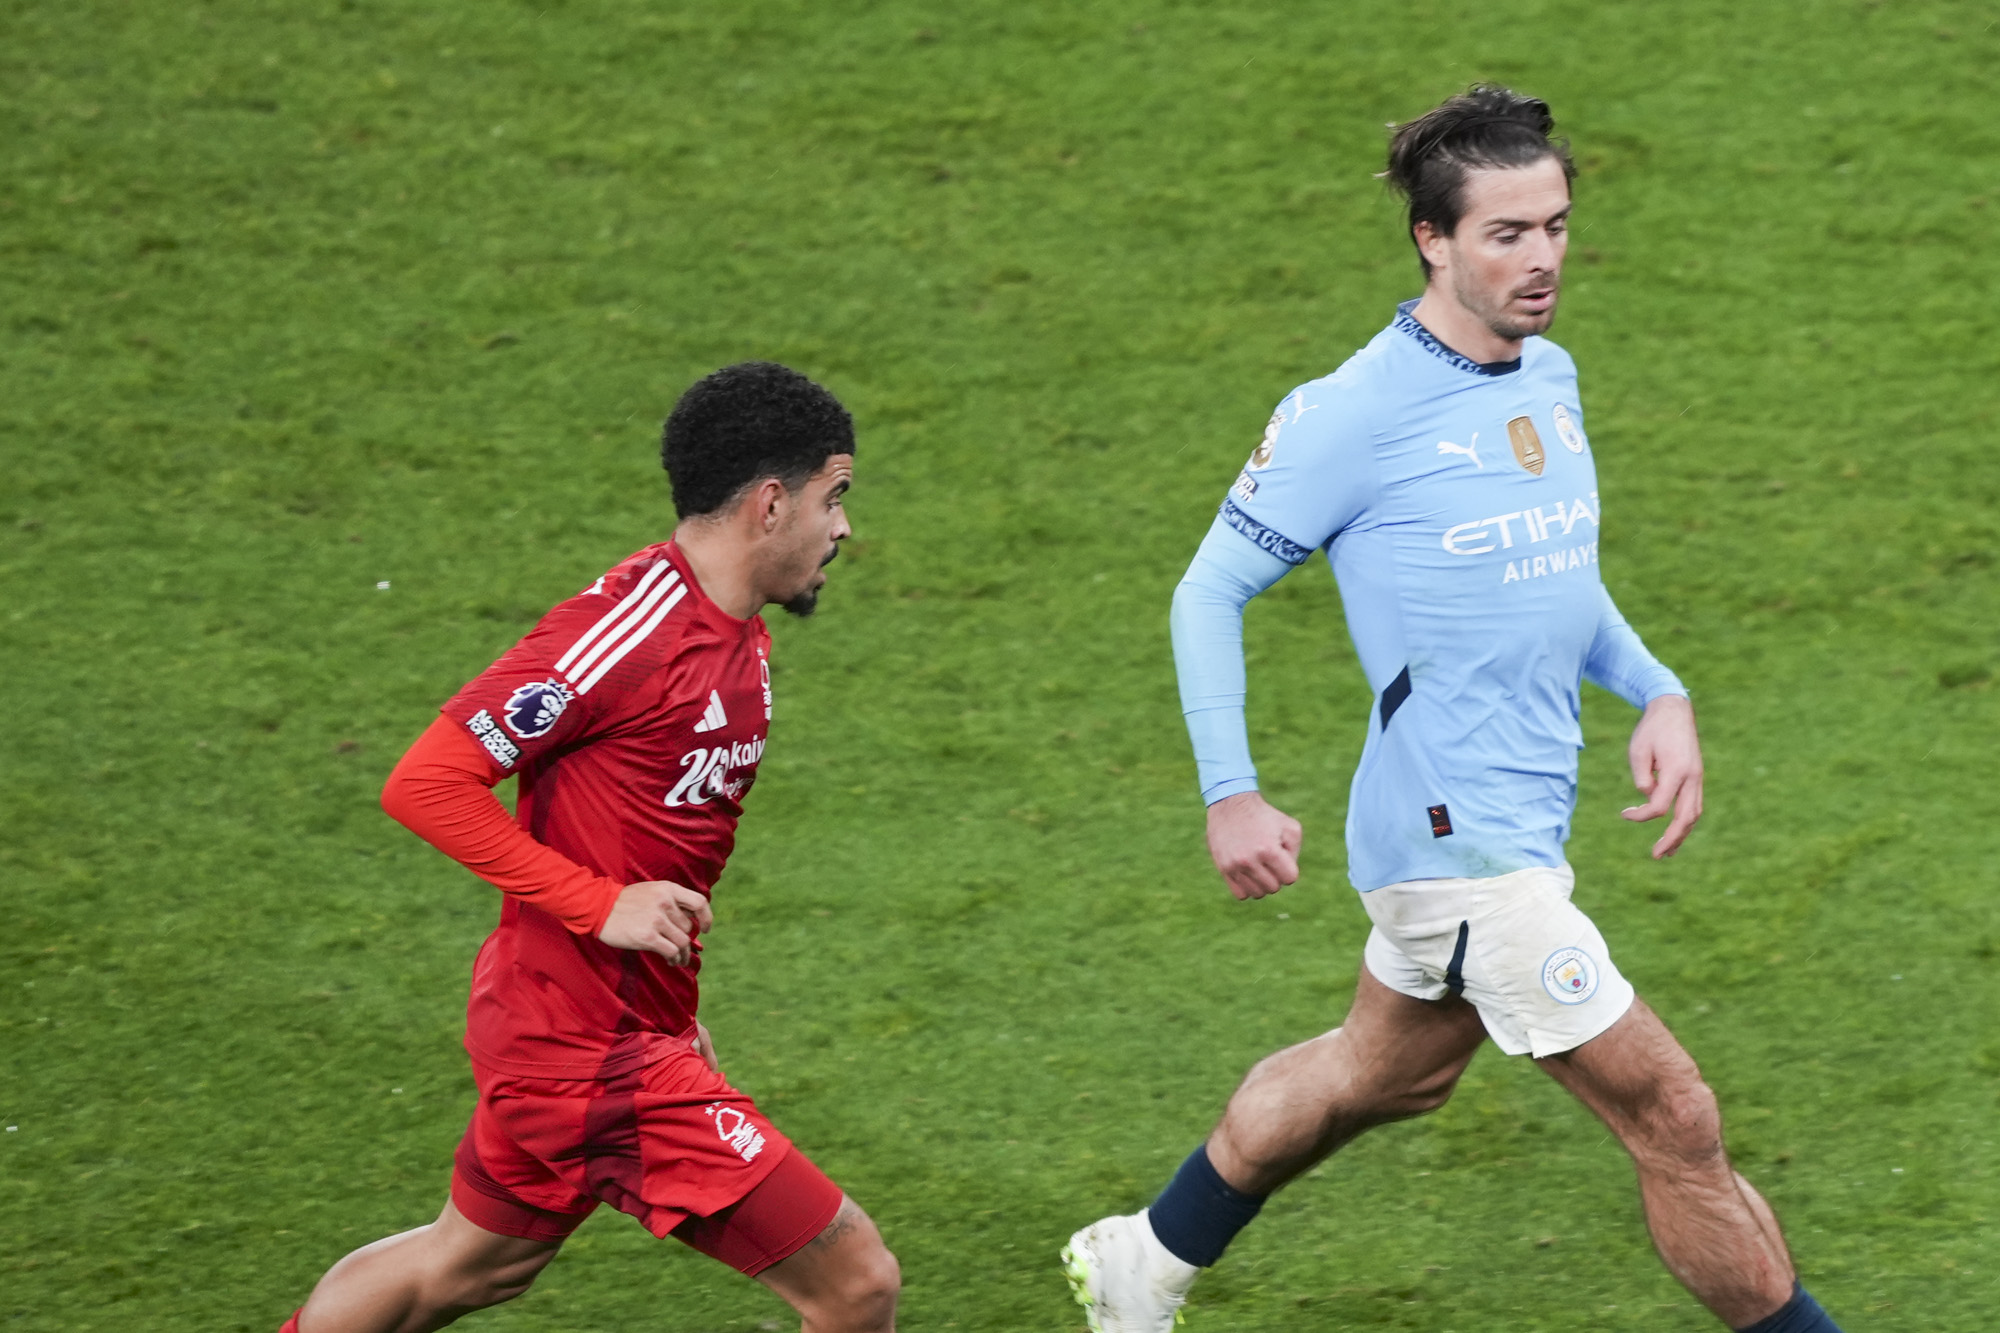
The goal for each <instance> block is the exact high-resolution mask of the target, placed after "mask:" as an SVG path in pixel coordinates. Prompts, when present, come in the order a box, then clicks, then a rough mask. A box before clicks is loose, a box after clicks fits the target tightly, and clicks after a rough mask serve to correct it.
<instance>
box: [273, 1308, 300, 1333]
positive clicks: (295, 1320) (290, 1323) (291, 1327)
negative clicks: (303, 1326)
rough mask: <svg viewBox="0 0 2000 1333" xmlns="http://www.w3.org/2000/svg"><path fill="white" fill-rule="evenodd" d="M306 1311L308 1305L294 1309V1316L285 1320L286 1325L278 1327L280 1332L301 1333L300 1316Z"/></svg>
mask: <svg viewBox="0 0 2000 1333" xmlns="http://www.w3.org/2000/svg"><path fill="white" fill-rule="evenodd" d="M305 1312H306V1307H305V1306H303V1305H301V1306H300V1307H299V1308H298V1309H296V1310H294V1311H292V1317H291V1318H290V1319H287V1320H286V1321H285V1322H284V1325H283V1326H282V1327H280V1328H279V1329H278V1333H299V1316H300V1315H302V1314H304V1313H305Z"/></svg>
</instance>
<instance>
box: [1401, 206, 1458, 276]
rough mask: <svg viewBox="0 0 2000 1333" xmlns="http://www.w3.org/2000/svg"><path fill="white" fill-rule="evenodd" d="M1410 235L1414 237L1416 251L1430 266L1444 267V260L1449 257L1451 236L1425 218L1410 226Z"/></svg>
mask: <svg viewBox="0 0 2000 1333" xmlns="http://www.w3.org/2000/svg"><path fill="white" fill-rule="evenodd" d="M1410 235H1411V236H1412V237H1414V238H1415V240H1416V242H1417V253H1418V254H1420V255H1422V256H1423V257H1424V260H1425V262H1426V263H1428V264H1429V265H1430V266H1431V267H1432V268H1443V267H1445V261H1446V260H1447V259H1449V258H1450V254H1449V248H1450V245H1451V238H1450V237H1449V236H1446V235H1445V234H1444V233H1443V232H1441V231H1439V230H1438V229H1437V225H1436V224H1435V223H1433V222H1431V221H1430V220H1429V219H1428V218H1426V219H1425V220H1424V221H1422V222H1419V223H1417V224H1416V225H1415V226H1413V227H1411V228H1410Z"/></svg>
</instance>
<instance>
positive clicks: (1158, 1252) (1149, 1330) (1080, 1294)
mask: <svg viewBox="0 0 2000 1333" xmlns="http://www.w3.org/2000/svg"><path fill="white" fill-rule="evenodd" d="M1062 1261H1063V1274H1064V1275H1065V1276H1066V1277H1068V1278H1069V1286H1070V1290H1071V1291H1073V1292H1075V1293H1076V1303H1077V1304H1078V1305H1081V1306H1082V1307H1083V1317H1084V1320H1085V1322H1087V1323H1088V1324H1089V1325H1090V1328H1091V1333H1172V1330H1173V1327H1174V1325H1175V1324H1178V1323H1180V1322H1181V1304H1182V1303H1183V1302H1184V1301H1186V1300H1187V1291H1188V1287H1189V1286H1190V1285H1192V1284H1193V1282H1194V1278H1195V1274H1197V1273H1199V1272H1201V1270H1200V1269H1199V1268H1196V1267H1195V1266H1194V1265H1193V1264H1190V1263H1184V1262H1182V1261H1181V1260H1180V1259H1178V1258H1176V1257H1175V1255H1174V1254H1173V1252H1172V1251H1171V1250H1169V1249H1167V1247H1166V1246H1164V1245H1162V1244H1160V1238H1159V1237H1158V1236H1156V1235H1154V1234H1153V1223H1152V1221H1151V1220H1150V1219H1149V1218H1148V1217H1147V1216H1146V1214H1145V1213H1144V1212H1143V1211H1141V1212H1137V1213H1132V1214H1130V1215H1127V1216H1123V1217H1107V1218H1103V1219H1101V1220H1099V1221H1096V1222H1092V1223H1091V1224H1090V1225H1089V1226H1087V1227H1085V1228H1084V1229H1083V1230H1081V1231H1079V1232H1077V1233H1076V1234H1075V1235H1074V1236H1071V1237H1070V1238H1069V1244H1067V1245H1065V1246H1063V1249H1062Z"/></svg>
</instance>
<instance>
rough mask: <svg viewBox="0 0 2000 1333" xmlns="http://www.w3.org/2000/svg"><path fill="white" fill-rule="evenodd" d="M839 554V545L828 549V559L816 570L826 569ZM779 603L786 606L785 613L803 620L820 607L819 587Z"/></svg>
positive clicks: (808, 589) (820, 563) (821, 562)
mask: <svg viewBox="0 0 2000 1333" xmlns="http://www.w3.org/2000/svg"><path fill="white" fill-rule="evenodd" d="M839 554H840V548H839V547H838V546H836V547H834V548H833V549H832V550H830V551H828V552H827V553H826V559H824V560H822V561H820V562H819V564H818V565H817V566H816V567H815V572H817V570H820V569H825V568H826V567H827V566H828V565H830V564H832V563H833V558H834V557H835V556H837V555H839ZM822 586H824V585H822ZM779 605H780V606H782V607H783V608H784V610H785V613H786V614H787V615H794V616H797V617H798V618H799V619H801V620H803V619H805V618H806V617H807V616H809V615H811V614H812V613H813V612H814V611H815V610H816V609H818V607H819V589H818V588H807V589H806V590H805V591H804V592H802V593H800V594H799V595H798V596H796V597H794V598H792V599H791V600H790V601H786V602H780V603H779Z"/></svg>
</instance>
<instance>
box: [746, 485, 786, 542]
mask: <svg viewBox="0 0 2000 1333" xmlns="http://www.w3.org/2000/svg"><path fill="white" fill-rule="evenodd" d="M790 498H791V492H790V491H788V490H786V489H785V483H784V482H783V481H781V480H779V479H778V478H776V477H766V478H764V479H763V480H762V481H760V482H758V483H757V488H756V489H755V490H753V491H751V492H750V503H751V505H752V506H753V512H754V513H755V515H756V518H757V529H758V531H760V532H763V533H765V534H766V535H768V534H770V533H773V532H776V531H777V530H778V529H779V528H780V527H782V526H783V525H784V521H785V510H786V508H787V503H786V502H787V501H788V500H790Z"/></svg>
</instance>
